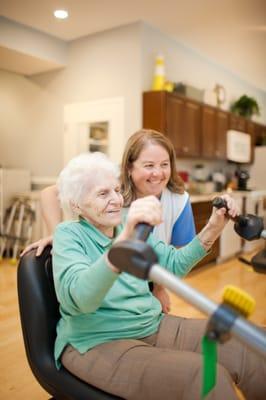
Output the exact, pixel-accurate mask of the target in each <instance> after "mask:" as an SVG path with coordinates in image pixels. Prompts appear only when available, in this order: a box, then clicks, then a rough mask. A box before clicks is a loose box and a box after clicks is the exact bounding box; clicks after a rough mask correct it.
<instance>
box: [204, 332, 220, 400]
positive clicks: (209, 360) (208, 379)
mask: <svg viewBox="0 0 266 400" xmlns="http://www.w3.org/2000/svg"><path fill="white" fill-rule="evenodd" d="M201 348H202V354H203V373H202V390H201V398H202V399H204V397H206V396H207V394H208V393H209V392H210V391H211V390H212V388H214V386H215V384H216V363H217V343H216V341H215V340H210V339H209V338H208V337H207V336H206V335H205V336H203V338H202V341H201Z"/></svg>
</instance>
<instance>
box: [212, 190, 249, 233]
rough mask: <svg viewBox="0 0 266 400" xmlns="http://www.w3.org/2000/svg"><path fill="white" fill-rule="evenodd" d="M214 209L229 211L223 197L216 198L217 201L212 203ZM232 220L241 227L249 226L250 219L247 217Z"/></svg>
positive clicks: (238, 216)
mask: <svg viewBox="0 0 266 400" xmlns="http://www.w3.org/2000/svg"><path fill="white" fill-rule="evenodd" d="M212 205H213V207H216V208H223V207H224V208H225V209H226V211H228V210H229V208H228V205H227V202H226V200H225V199H223V198H222V197H215V199H214V200H213V202H212ZM230 218H231V220H233V221H234V222H237V223H238V224H239V225H240V226H241V227H244V226H247V224H248V221H249V218H248V217H247V216H245V215H237V216H236V217H234V218H232V217H230Z"/></svg>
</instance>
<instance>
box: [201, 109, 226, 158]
mask: <svg viewBox="0 0 266 400" xmlns="http://www.w3.org/2000/svg"><path fill="white" fill-rule="evenodd" d="M228 125H229V117H228V113H227V112H225V111H222V110H219V109H217V108H215V107H211V106H207V105H203V106H202V148H201V156H202V157H203V158H209V159H213V158H215V159H218V160H225V159H226V134H227V130H228Z"/></svg>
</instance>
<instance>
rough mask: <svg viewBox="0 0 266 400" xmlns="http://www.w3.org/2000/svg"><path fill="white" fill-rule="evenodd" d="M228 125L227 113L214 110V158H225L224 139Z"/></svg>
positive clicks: (225, 138) (225, 139)
mask: <svg viewBox="0 0 266 400" xmlns="http://www.w3.org/2000/svg"><path fill="white" fill-rule="evenodd" d="M228 127H229V114H228V113H227V112H226V111H222V110H217V111H216V152H215V155H216V158H218V159H220V160H226V158H227V157H226V141H227V131H228Z"/></svg>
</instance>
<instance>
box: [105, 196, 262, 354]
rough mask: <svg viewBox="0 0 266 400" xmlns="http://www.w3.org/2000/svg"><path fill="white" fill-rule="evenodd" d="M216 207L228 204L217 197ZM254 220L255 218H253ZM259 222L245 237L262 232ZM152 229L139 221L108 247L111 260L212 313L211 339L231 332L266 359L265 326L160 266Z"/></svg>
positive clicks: (243, 222) (224, 337) (244, 225)
mask: <svg viewBox="0 0 266 400" xmlns="http://www.w3.org/2000/svg"><path fill="white" fill-rule="evenodd" d="M219 201H220V200H219ZM214 206H215V207H219V208H221V207H225V204H224V203H223V204H221V202H220V203H219V204H218V200H216V203H214ZM248 220H249V221H251V220H250V217H248V216H244V217H243V218H240V217H237V220H236V224H239V225H241V226H242V228H245V231H246V232H247V223H246V222H247V221H248ZM252 221H254V220H253V219H252ZM249 224H250V226H252V227H253V222H252V224H251V222H249ZM256 224H257V225H256ZM256 224H255V226H257V228H256V229H255V228H254V234H251V233H250V232H251V231H253V230H252V229H253V228H252V229H251V227H250V229H249V230H248V233H247V234H246V237H247V236H248V235H249V237H254V236H255V235H259V232H260V235H261V233H262V225H261V223H260V222H257V223H256ZM151 229H152V228H151V227H150V226H149V225H147V224H138V225H137V227H136V229H135V233H134V237H132V238H131V239H130V240H125V241H122V242H119V243H116V244H115V245H114V246H113V247H112V248H111V249H110V250H109V253H108V259H109V260H110V262H111V263H112V264H113V265H115V266H116V267H117V268H118V269H119V270H121V271H123V272H127V273H129V274H132V275H134V276H136V277H137V278H140V279H149V280H152V281H153V282H155V283H158V284H160V285H163V286H165V287H166V288H167V289H169V290H170V291H172V292H174V293H175V294H177V295H178V296H180V297H182V298H183V299H184V300H185V301H187V302H188V303H190V304H192V305H193V306H194V307H196V308H197V309H199V310H200V311H202V312H203V313H204V314H206V315H208V316H210V317H211V318H210V321H209V324H208V329H209V332H207V334H208V335H209V337H210V338H216V339H217V340H218V341H219V342H221V343H223V342H224V341H225V340H227V339H228V338H229V337H230V335H233V336H235V337H236V338H237V339H238V340H240V341H242V342H243V343H244V344H246V345H247V346H249V347H250V348H251V349H252V350H253V351H255V352H257V353H259V354H260V355H261V356H263V357H265V358H266V335H265V333H264V332H263V330H262V329H260V328H259V327H257V326H256V325H255V324H253V323H252V322H250V321H247V319H246V315H245V312H241V307H239V304H234V301H229V302H226V301H225V302H223V304H221V305H218V304H216V303H215V302H213V301H212V300H210V299H208V298H207V297H206V296H204V295H203V294H202V293H200V292H199V291H197V290H196V289H194V288H192V287H190V286H189V285H187V284H186V283H185V282H183V281H182V280H181V279H180V278H178V277H176V276H175V275H173V274H172V273H170V272H169V271H167V270H166V269H165V268H162V267H161V266H160V265H158V263H157V262H158V258H157V255H156V253H155V252H154V250H153V249H152V248H151V246H150V245H149V244H148V243H147V242H146V240H147V238H148V236H149V233H150V232H151ZM255 231H256V233H255ZM263 235H264V233H263ZM232 297H235V298H236V303H239V301H238V299H237V298H238V294H235V295H234V294H233V295H232V294H231V298H232ZM241 302H242V300H241V301H240V303H241ZM226 303H227V304H226Z"/></svg>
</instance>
